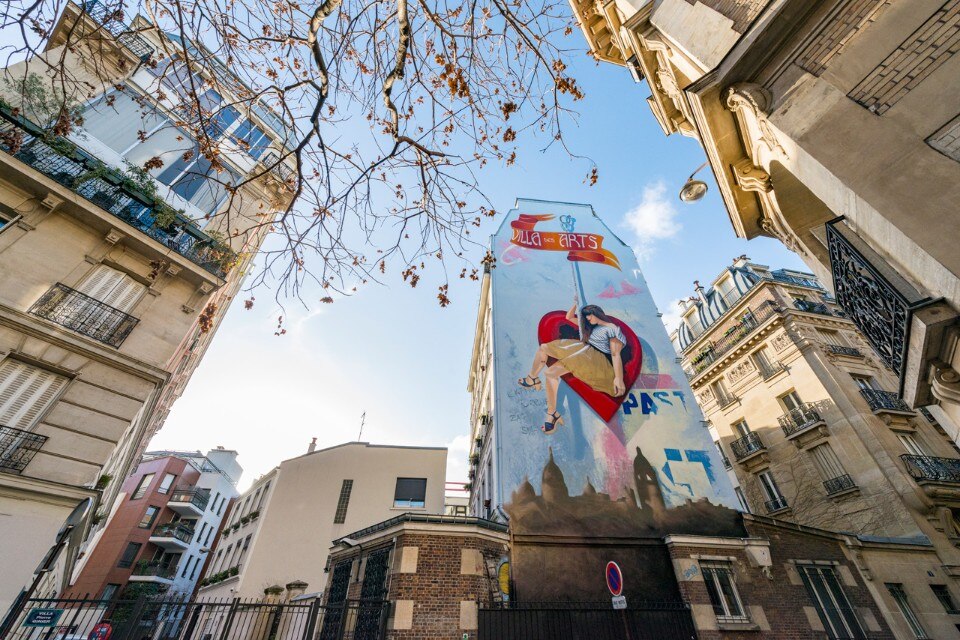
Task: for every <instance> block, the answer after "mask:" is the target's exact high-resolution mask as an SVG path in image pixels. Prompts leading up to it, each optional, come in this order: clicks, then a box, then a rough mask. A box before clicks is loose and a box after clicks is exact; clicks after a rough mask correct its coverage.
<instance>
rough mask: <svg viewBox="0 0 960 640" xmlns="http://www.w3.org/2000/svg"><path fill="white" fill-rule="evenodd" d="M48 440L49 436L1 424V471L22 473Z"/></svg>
mask: <svg viewBox="0 0 960 640" xmlns="http://www.w3.org/2000/svg"><path fill="white" fill-rule="evenodd" d="M46 441H47V436H41V435H40V434H37V433H30V432H29V431H24V430H23V429H15V428H13V427H5V426H3V425H0V471H3V472H6V473H20V472H21V471H23V470H24V469H26V468H27V465H28V464H30V461H31V460H33V456H35V455H36V453H37V451H40V448H41V447H42V446H43V443H44V442H46Z"/></svg>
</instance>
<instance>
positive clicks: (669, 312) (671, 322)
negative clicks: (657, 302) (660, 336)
mask: <svg viewBox="0 0 960 640" xmlns="http://www.w3.org/2000/svg"><path fill="white" fill-rule="evenodd" d="M660 313H662V314H663V317H662V318H660V319H661V320H663V326H665V327H666V328H667V333H672V332H673V330H674V329H676V328H677V327H679V326H680V320H681V319H682V318H683V314H682V313H681V311H680V298H676V299H674V300H671V301H670V303H669V304H668V305H667V306H666V307H661V309H660Z"/></svg>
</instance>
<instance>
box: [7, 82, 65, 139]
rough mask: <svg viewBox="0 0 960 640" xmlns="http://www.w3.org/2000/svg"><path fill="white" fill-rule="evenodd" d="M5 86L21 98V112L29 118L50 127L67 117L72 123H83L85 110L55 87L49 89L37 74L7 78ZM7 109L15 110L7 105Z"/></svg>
mask: <svg viewBox="0 0 960 640" xmlns="http://www.w3.org/2000/svg"><path fill="white" fill-rule="evenodd" d="M4 84H5V85H6V87H7V90H8V92H9V93H13V94H16V95H18V96H19V97H20V105H21V110H22V111H23V112H24V113H25V115H27V116H28V117H30V118H32V119H34V120H36V121H38V122H40V123H42V125H43V126H49V125H50V124H51V123H53V122H54V121H55V120H60V119H61V116H62V115H63V116H65V117H66V119H68V120H69V121H70V122H73V123H78V124H79V123H82V122H83V108H82V107H81V106H80V105H79V104H78V103H77V101H76V99H74V98H73V97H72V96H65V95H64V94H63V93H62V91H61V90H60V89H59V88H58V87H55V86H52V85H51V87H50V88H49V90H48V88H47V85H46V82H45V80H44V79H43V78H42V77H41V76H40V75H38V74H36V73H30V74H27V76H26V77H24V78H19V77H18V78H5V79H4ZM5 105H6V107H7V108H13V107H12V106H11V105H10V104H9V103H5Z"/></svg>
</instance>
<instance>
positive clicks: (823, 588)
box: [797, 565, 865, 638]
mask: <svg viewBox="0 0 960 640" xmlns="http://www.w3.org/2000/svg"><path fill="white" fill-rule="evenodd" d="M797 570H798V571H799V572H800V578H801V580H803V585H804V586H805V587H806V588H807V595H809V596H810V600H811V601H812V602H813V604H814V605H815V606H816V609H817V615H819V616H820V621H821V622H822V623H823V628H824V630H826V632H827V635H828V636H829V637H830V638H864V637H865V636H864V634H863V629H862V628H861V627H860V621H859V620H857V616H856V615H855V614H854V612H853V609H852V608H851V607H850V602H849V601H848V600H847V596H846V594H845V593H844V592H843V587H841V586H840V581H839V580H838V579H837V572H836V571H835V570H834V568H833V567H829V566H821V565H798V566H797Z"/></svg>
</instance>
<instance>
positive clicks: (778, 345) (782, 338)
mask: <svg viewBox="0 0 960 640" xmlns="http://www.w3.org/2000/svg"><path fill="white" fill-rule="evenodd" d="M770 344H771V345H773V349H774V351H776V352H777V353H779V352H781V351H783V350H784V349H786V348H787V347H789V346H790V345H791V344H793V340H791V339H790V336H788V335H787V334H786V332H785V331H781V332H780V333H778V334H777V335H775V336H773V340H771V341H770Z"/></svg>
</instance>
